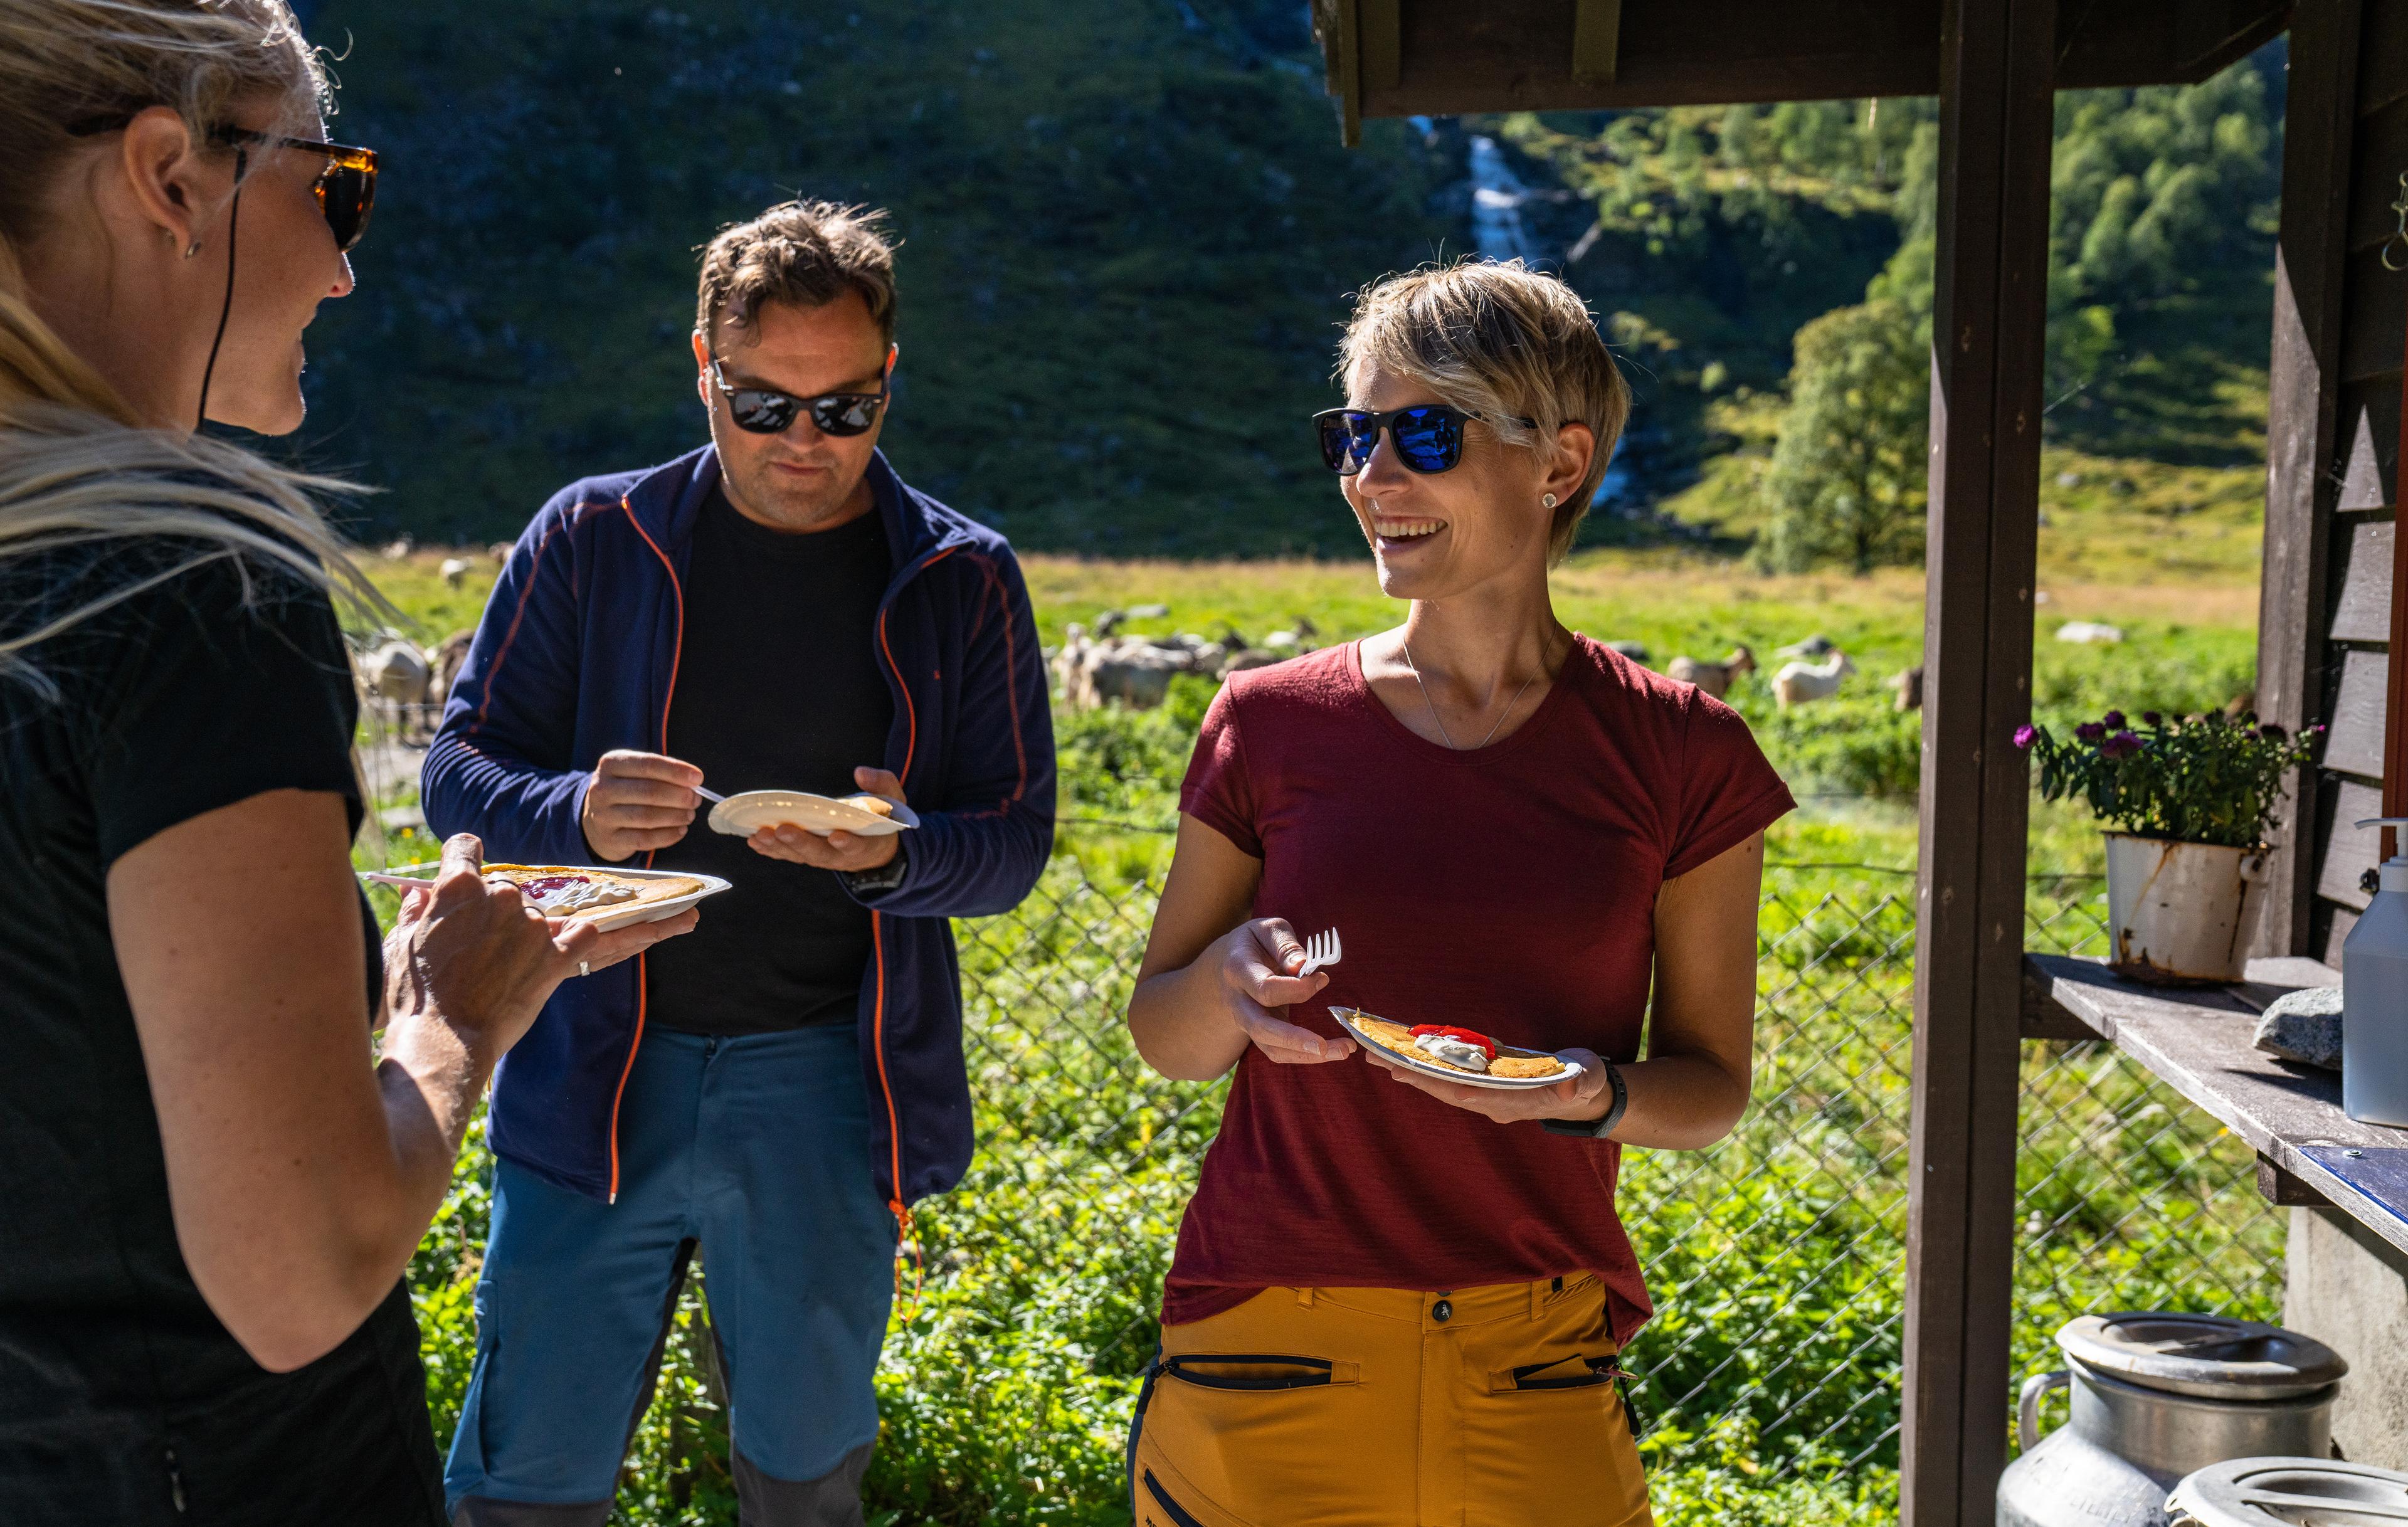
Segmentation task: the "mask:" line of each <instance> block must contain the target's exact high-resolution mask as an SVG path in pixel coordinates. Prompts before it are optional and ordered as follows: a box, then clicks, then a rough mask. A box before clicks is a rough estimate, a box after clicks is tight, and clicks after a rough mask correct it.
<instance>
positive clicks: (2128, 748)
mask: <svg viewBox="0 0 2408 1527" xmlns="http://www.w3.org/2000/svg"><path fill="white" fill-rule="evenodd" d="M2099 751H2100V752H2101V753H2103V754H2105V755H2106V756H2109V757H2110V758H2128V757H2130V756H2132V755H2133V754H2135V753H2138V752H2140V751H2141V740H2140V739H2139V738H2137V737H2135V736H2133V735H2132V734H2131V733H2130V732H2128V731H2119V732H2117V733H2116V734H2115V735H2114V736H2113V737H2110V738H2109V739H2107V741H2105V742H2101V743H2100V744H2099Z"/></svg>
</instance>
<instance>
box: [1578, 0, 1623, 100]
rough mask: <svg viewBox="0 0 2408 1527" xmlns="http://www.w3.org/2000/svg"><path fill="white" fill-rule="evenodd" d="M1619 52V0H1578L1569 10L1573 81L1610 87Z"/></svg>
mask: <svg viewBox="0 0 2408 1527" xmlns="http://www.w3.org/2000/svg"><path fill="white" fill-rule="evenodd" d="M1621 51H1622V0H1578V8H1576V9H1575V10H1574V11H1573V12H1572V82H1573V83H1574V84H1577V85H1588V86H1610V85H1612V84H1613V71H1614V65H1616V64H1617V63H1618V62H1619V59H1620V54H1621Z"/></svg>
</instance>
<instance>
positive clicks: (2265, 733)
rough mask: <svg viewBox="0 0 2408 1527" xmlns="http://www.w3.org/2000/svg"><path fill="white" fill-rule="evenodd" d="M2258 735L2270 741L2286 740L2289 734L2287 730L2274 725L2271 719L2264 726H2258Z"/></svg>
mask: <svg viewBox="0 0 2408 1527" xmlns="http://www.w3.org/2000/svg"><path fill="white" fill-rule="evenodd" d="M2257 735H2258V736H2260V737H2262V738H2264V739H2266V741H2268V742H2286V741H2287V740H2288V739H2289V736H2290V734H2289V733H2288V732H2286V731H2285V730H2284V729H2283V728H2282V727H2279V726H2277V725H2275V724H2274V723H2273V722H2272V721H2269V722H2268V723H2266V724H2265V725H2264V726H2262V727H2258V728H2257Z"/></svg>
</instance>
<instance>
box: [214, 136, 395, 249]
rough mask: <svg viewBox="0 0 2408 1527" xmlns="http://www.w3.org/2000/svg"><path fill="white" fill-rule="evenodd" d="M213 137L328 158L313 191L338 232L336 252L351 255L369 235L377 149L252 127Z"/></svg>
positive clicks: (327, 220)
mask: <svg viewBox="0 0 2408 1527" xmlns="http://www.w3.org/2000/svg"><path fill="white" fill-rule="evenodd" d="M209 136H210V137H212V138H214V139H215V140H216V141H218V142H220V143H257V144H261V145H263V146H267V145H273V146H275V147H278V148H284V149H298V150H300V151H302V152H304V153H318V154H324V155H325V156H326V168H325V170H324V172H323V173H322V174H321V175H320V176H319V177H318V180H317V183H316V184H314V185H312V186H311V187H310V188H309V189H310V190H311V191H313V192H315V193H316V194H317V196H318V210H320V211H321V212H323V213H324V214H325V215H326V226H327V227H329V228H331V229H333V230H334V233H335V248H337V249H338V250H340V251H342V252H344V253H346V254H348V253H350V252H351V246H352V245H354V244H357V243H358V242H359V241H360V238H361V237H362V236H363V235H365V234H366V232H367V231H368V213H369V212H371V211H373V210H374V209H375V208H376V182H377V156H376V151H375V150H374V149H360V148H354V147H352V146H351V145H350V144H348V143H321V142H319V141H318V140H317V139H316V138H313V137H277V136H276V135H275V134H273V133H254V132H252V131H251V129H250V128H248V127H221V128H219V129H218V130H217V131H216V132H215V133H212V134H210V135H209Z"/></svg>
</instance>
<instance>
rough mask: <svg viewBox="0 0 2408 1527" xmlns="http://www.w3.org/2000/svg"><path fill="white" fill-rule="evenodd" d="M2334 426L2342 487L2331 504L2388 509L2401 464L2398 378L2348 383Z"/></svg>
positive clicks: (2342, 507)
mask: <svg viewBox="0 0 2408 1527" xmlns="http://www.w3.org/2000/svg"><path fill="white" fill-rule="evenodd" d="M2338 427H2339V430H2340V434H2339V437H2338V439H2337V442H2336V443H2337V446H2338V450H2339V455H2338V457H2337V459H2336V463H2335V466H2334V471H2335V474H2336V475H2337V476H2339V477H2340V479H2341V489H2340V492H2339V495H2338V497H2337V498H2336V500H2335V502H2334V504H2333V507H2334V508H2335V509H2337V510H2339V511H2342V512H2343V513H2347V512H2349V511H2352V510H2360V509H2389V508H2390V507H2391V502H2392V483H2393V482H2394V479H2395V478H2396V476H2397V473H2398V468H2399V465H2400V463H2399V461H2398V459H2397V458H2398V456H2399V454H2400V382H2399V379H2398V378H2396V377H2385V378H2381V379H2378V380H2376V381H2373V382H2352V383H2351V384H2350V385H2349V386H2348V387H2346V388H2344V389H2343V392H2342V399H2341V413H2340V419H2339V421H2338Z"/></svg>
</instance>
